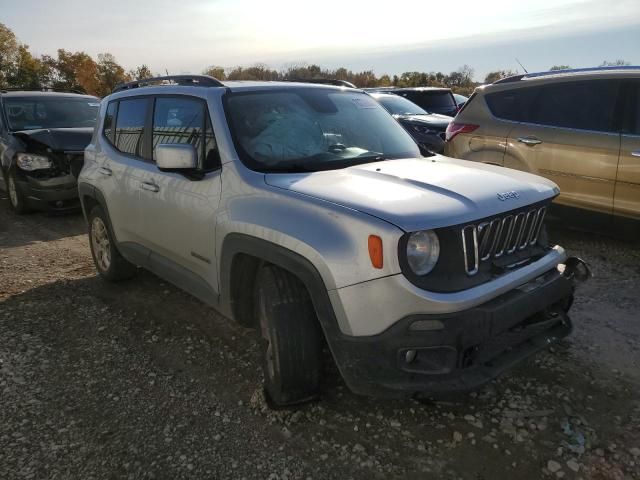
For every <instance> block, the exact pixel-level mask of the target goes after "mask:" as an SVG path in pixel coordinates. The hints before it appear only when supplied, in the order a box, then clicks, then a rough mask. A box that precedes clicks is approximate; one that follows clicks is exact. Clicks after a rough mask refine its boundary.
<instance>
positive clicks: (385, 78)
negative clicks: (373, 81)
mask: <svg viewBox="0 0 640 480" xmlns="http://www.w3.org/2000/svg"><path fill="white" fill-rule="evenodd" d="M377 86H379V87H390V86H391V77H389V75H387V74H384V75H382V76H381V77H380V79H379V80H378V85H377Z"/></svg>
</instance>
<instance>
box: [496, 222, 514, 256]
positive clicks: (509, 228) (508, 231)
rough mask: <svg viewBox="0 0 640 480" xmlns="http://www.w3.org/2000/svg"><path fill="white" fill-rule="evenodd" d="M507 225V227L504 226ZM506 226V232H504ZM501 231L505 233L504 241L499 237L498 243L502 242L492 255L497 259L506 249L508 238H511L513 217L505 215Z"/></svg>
mask: <svg viewBox="0 0 640 480" xmlns="http://www.w3.org/2000/svg"><path fill="white" fill-rule="evenodd" d="M507 224H508V226H506V225H507ZM505 226H506V230H505ZM501 230H503V231H505V234H504V240H503V239H502V236H500V237H499V240H498V242H500V241H502V243H501V244H500V248H499V249H496V253H495V254H494V256H495V258H499V257H501V256H502V255H503V254H504V251H505V249H506V248H507V244H508V243H509V238H510V237H511V233H512V232H513V215H507V216H506V217H504V219H503V220H502V227H501Z"/></svg>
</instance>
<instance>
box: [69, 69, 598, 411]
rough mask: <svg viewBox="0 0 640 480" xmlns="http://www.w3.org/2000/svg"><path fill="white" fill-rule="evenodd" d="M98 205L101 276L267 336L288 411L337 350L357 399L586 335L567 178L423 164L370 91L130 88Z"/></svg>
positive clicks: (94, 220)
mask: <svg viewBox="0 0 640 480" xmlns="http://www.w3.org/2000/svg"><path fill="white" fill-rule="evenodd" d="M79 193H80V198H81V201H82V206H83V209H84V213H85V216H86V218H87V222H88V225H89V236H90V244H91V252H92V254H93V258H94V261H95V264H96V268H97V270H98V273H99V274H100V275H101V276H102V277H104V278H105V279H107V280H111V281H116V280H123V279H126V278H129V277H131V276H132V275H133V274H134V273H135V271H136V268H137V267H138V266H139V267H142V268H145V269H148V270H150V271H152V272H154V273H155V274H157V275H158V276H160V277H162V278H164V279H166V280H167V281H169V282H172V283H173V284H175V285H177V286H178V287H180V288H182V289H184V290H186V291H187V292H189V293H191V294H193V295H194V296H196V297H198V298H199V299H201V300H202V301H203V302H206V303H207V304H209V305H211V306H213V307H214V308H216V309H217V310H218V311H220V312H221V313H223V314H224V315H226V316H227V317H229V318H232V319H235V320H237V321H238V322H240V323H241V324H243V325H245V326H247V327H254V328H255V329H256V330H257V331H258V332H259V337H260V340H261V342H260V343H261V362H262V364H263V369H264V378H265V392H266V394H267V396H268V398H269V400H270V401H271V402H272V403H273V404H274V405H287V404H292V403H296V402H301V401H304V400H308V399H310V398H314V397H315V396H317V394H318V388H319V384H320V381H321V375H322V358H323V355H322V351H323V348H324V346H325V345H326V346H328V349H329V350H330V352H331V354H332V356H333V359H334V360H335V362H336V364H337V366H338V368H339V370H340V372H341V374H342V376H343V378H344V380H345V382H346V384H347V385H348V386H349V388H351V390H353V391H354V392H357V393H361V394H368V395H386V396H395V395H408V394H409V395H411V394H417V393H420V394H435V393H438V392H444V391H455V390H467V389H470V388H474V387H477V386H479V385H481V384H483V383H484V382H486V381H487V380H490V379H492V378H494V377H495V376H496V375H498V374H499V373H500V372H502V371H504V370H505V369H507V368H509V367H510V366H512V365H514V364H515V363H516V362H518V361H519V360H521V359H523V358H525V357H527V356H529V355H530V354H532V353H534V352H536V351H538V350H540V349H543V348H544V347H545V346H547V345H548V344H550V343H551V342H554V341H556V340H558V339H560V338H562V337H564V336H566V335H567V334H569V332H570V331H571V322H570V320H569V317H568V316H567V311H568V310H569V307H570V306H571V302H572V299H573V292H574V287H575V284H576V282H577V281H581V280H582V279H584V278H586V276H587V275H588V269H587V268H586V266H585V264H584V263H583V262H582V261H580V260H579V259H575V258H567V255H566V253H565V251H564V249H563V248H562V247H560V246H552V245H549V244H548V243H547V237H546V232H545V229H544V223H543V222H544V218H545V211H546V209H547V207H548V205H549V203H550V202H551V201H552V200H553V198H554V197H555V196H556V195H557V194H558V188H557V187H556V185H555V184H553V183H552V182H550V181H548V180H545V179H543V178H540V177H537V176H534V175H530V174H527V173H523V172H519V171H515V170H509V169H505V168H500V167H494V166H491V165H481V164H477V163H471V162H466V161H460V160H453V159H450V158H446V157H443V156H438V155H436V156H428V157H423V156H422V155H421V152H420V151H419V149H418V147H417V146H416V144H415V143H414V142H413V140H412V139H411V137H410V136H409V134H407V133H406V132H405V131H404V130H403V128H402V127H401V126H400V125H398V123H397V122H396V121H395V120H394V119H393V117H392V116H391V115H389V114H388V113H387V112H386V111H385V110H384V109H383V108H382V107H380V105H379V104H378V103H377V102H376V101H375V100H374V99H372V98H371V97H370V96H369V95H368V94H366V93H364V92H362V91H360V90H357V89H352V88H344V87H342V88H340V87H333V86H327V85H312V84H296V83H274V82H259V83H258V82H225V83H224V84H222V83H220V82H219V81H217V80H215V79H213V78H211V77H203V76H174V77H162V78H157V79H150V80H145V81H144V83H143V82H132V83H129V84H125V85H123V86H121V87H119V88H118V89H116V91H115V92H114V93H113V94H112V95H110V96H108V97H106V98H105V99H104V100H103V101H102V104H101V107H100V114H99V119H98V124H97V127H96V130H95V132H94V135H93V139H92V141H91V143H90V144H89V146H88V147H87V149H86V151H85V164H84V168H83V170H82V172H81V174H80V177H79Z"/></svg>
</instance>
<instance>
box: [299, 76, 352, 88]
mask: <svg viewBox="0 0 640 480" xmlns="http://www.w3.org/2000/svg"><path fill="white" fill-rule="evenodd" d="M288 81H289V82H299V83H319V84H322V85H334V86H336V87H347V88H358V87H356V86H355V85H354V84H353V83H351V82H349V81H347V80H338V79H337V78H291V79H289V80H288Z"/></svg>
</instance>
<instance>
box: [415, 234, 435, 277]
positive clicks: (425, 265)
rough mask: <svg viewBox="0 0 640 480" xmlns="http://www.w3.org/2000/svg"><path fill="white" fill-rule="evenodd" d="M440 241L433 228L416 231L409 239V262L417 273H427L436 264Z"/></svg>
mask: <svg viewBox="0 0 640 480" xmlns="http://www.w3.org/2000/svg"><path fill="white" fill-rule="evenodd" d="M439 256H440V241H439V240H438V236H437V235H436V234H435V232H434V231H433V230H424V231H421V232H414V233H412V234H411V235H410V236H409V240H408V241H407V263H409V267H411V270H413V273H415V274H416V275H426V274H427V273H429V272H430V271H431V270H433V267H435V266H436V262H437V261H438V257H439Z"/></svg>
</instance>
